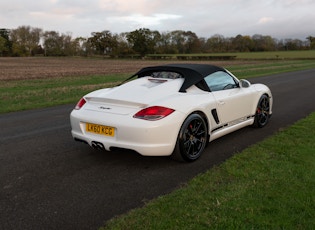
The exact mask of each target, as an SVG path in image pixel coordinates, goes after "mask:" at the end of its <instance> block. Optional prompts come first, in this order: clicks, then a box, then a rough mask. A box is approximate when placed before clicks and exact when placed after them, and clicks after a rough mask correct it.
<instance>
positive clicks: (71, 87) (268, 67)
mask: <svg viewBox="0 0 315 230" xmlns="http://www.w3.org/2000/svg"><path fill="white" fill-rule="evenodd" d="M224 67H226V68H228V69H229V70H231V71H232V72H233V73H234V74H235V75H236V76H237V77H238V78H251V77H257V76H262V75H268V74H275V73H280V72H290V71H297V70H301V69H310V68H315V62H314V61H311V60H303V61H300V60H292V61H272V62H270V61H260V62H256V61H255V62H252V63H246V64H239V65H231V66H224ZM130 74H131V73H130ZM130 74H115V75H106V76H100V75H96V76H79V77H59V78H48V79H34V80H30V79H29V80H1V84H0V113H6V112H14V111H19V110H27V109H34V108H43V107H48V106H55V105H61V104H67V103H76V102H77V101H78V100H79V99H80V98H81V97H82V96H83V95H85V94H86V93H88V92H91V91H93V90H96V89H100V88H104V87H111V86H113V85H115V84H117V83H119V82H121V81H122V80H123V79H126V78H127V77H128V76H130Z"/></svg>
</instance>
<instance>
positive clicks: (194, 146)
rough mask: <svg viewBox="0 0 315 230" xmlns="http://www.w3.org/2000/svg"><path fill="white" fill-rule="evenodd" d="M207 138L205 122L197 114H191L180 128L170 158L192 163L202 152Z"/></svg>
mask: <svg viewBox="0 0 315 230" xmlns="http://www.w3.org/2000/svg"><path fill="white" fill-rule="evenodd" d="M207 137H208V129H207V125H206V122H205V120H204V119H203V118H202V117H201V116H200V115H199V114H191V115H190V116H188V117H187V118H186V120H185V121H184V123H183V125H182V127H181V128H180V131H179V134H178V137H177V141H176V146H175V149H174V152H173V154H172V158H173V159H175V160H178V161H186V162H192V161H195V160H197V159H198V158H199V157H200V155H201V153H202V152H203V150H204V148H205V146H206V143H207V142H208V140H207Z"/></svg>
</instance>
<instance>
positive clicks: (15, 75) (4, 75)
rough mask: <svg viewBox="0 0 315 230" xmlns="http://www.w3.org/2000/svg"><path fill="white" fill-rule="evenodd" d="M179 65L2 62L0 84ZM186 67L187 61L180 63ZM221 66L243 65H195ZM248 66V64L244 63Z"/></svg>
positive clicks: (98, 61) (77, 60) (57, 60)
mask: <svg viewBox="0 0 315 230" xmlns="http://www.w3.org/2000/svg"><path fill="white" fill-rule="evenodd" d="M174 62H176V61H170V60H169V61H150V60H108V59H92V58H48V57H34V58H12V57H10V58H4V57H1V58H0V80H23V79H40V78H52V77H54V78H55V77H67V76H69V77H70V76H88V75H105V74H112V73H134V72H136V71H138V70H139V69H140V68H142V67H145V66H151V65H161V64H166V63H174ZM180 62H181V63H185V61H180ZM194 63H208V64H214V65H219V66H226V65H232V64H239V61H194ZM242 63H243V64H244V61H243V62H242Z"/></svg>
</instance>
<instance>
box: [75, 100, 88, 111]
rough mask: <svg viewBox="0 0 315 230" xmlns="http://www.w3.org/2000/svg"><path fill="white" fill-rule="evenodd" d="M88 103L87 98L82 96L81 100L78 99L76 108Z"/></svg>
mask: <svg viewBox="0 0 315 230" xmlns="http://www.w3.org/2000/svg"><path fill="white" fill-rule="evenodd" d="M85 103H86V100H85V99H84V98H81V99H80V101H78V103H77V105H76V106H75V108H74V109H76V110H79V109H81V108H82V106H83V105H84V104H85Z"/></svg>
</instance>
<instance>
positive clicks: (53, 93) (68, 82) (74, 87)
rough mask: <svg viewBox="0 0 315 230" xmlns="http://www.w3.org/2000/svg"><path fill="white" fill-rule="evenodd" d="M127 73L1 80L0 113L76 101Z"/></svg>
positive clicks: (119, 79) (115, 81)
mask: <svg viewBox="0 0 315 230" xmlns="http://www.w3.org/2000/svg"><path fill="white" fill-rule="evenodd" d="M127 76H129V75H128V74H116V75H112V76H88V77H87V76H81V77H63V78H49V79H35V80H7V81H1V86H0V95H1V98H0V99H1V101H0V113H6V112H13V111H19V110H27V109H34V108H43V107H49V106H55V105H61V104H67V103H75V102H77V101H78V100H79V99H80V98H81V97H82V96H83V95H85V94H87V93H89V92H91V91H93V90H97V89H100V88H105V87H112V86H114V85H117V84H118V83H120V82H121V81H122V80H123V79H126V78H127Z"/></svg>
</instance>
